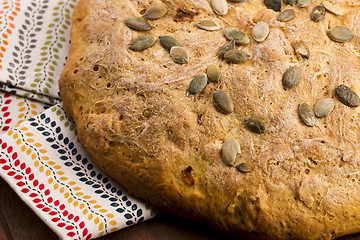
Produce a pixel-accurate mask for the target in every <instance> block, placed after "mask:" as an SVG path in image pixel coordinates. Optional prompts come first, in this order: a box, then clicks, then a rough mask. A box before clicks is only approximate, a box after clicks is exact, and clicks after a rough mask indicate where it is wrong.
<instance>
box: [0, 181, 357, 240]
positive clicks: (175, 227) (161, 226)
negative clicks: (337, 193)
mask: <svg viewBox="0 0 360 240" xmlns="http://www.w3.org/2000/svg"><path fill="white" fill-rule="evenodd" d="M0 196H1V197H0V240H28V239H29V240H52V239H55V240H56V239H59V238H58V237H57V236H56V234H55V233H54V232H52V230H51V229H50V228H49V227H48V226H47V225H46V224H45V223H44V222H43V221H42V220H41V219H40V218H39V217H38V216H37V215H35V213H34V212H33V211H32V210H31V209H30V208H29V207H28V206H27V205H26V204H25V203H24V202H23V201H22V200H21V199H20V198H19V197H18V196H17V195H16V193H15V192H14V191H13V190H12V189H11V188H10V186H9V185H8V184H7V183H6V182H5V181H4V180H2V179H1V178H0ZM118 239H119V240H120V239H121V240H163V239H164V240H216V239H226V240H234V239H233V238H230V237H227V236H224V235H222V234H221V233H219V232H216V231H215V230H213V229H211V228H209V227H207V226H205V225H203V224H200V223H197V222H193V221H190V220H187V219H184V218H179V217H177V216H172V215H169V214H162V215H159V216H157V217H155V218H154V219H151V220H148V221H145V222H143V223H140V224H137V225H135V226H132V227H129V228H125V229H122V230H120V231H117V232H114V233H111V234H109V235H106V236H104V237H101V238H99V240H118ZM338 240H360V235H354V236H348V237H345V238H341V239H338Z"/></svg>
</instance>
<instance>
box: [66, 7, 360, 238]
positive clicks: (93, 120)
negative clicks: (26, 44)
mask: <svg viewBox="0 0 360 240" xmlns="http://www.w3.org/2000/svg"><path fill="white" fill-rule="evenodd" d="M329 2H330V3H331V2H332V3H333V4H335V5H337V7H338V8H339V9H340V10H341V11H342V13H344V14H343V15H342V16H339V15H335V14H333V13H330V12H327V13H326V15H325V17H324V19H322V20H321V21H319V22H314V21H312V20H311V18H310V13H311V11H312V9H313V8H314V7H315V6H317V5H319V4H321V3H322V1H321V0H312V1H311V3H310V4H309V5H307V6H306V7H304V8H300V7H298V6H290V5H288V4H285V3H284V4H283V6H282V9H281V10H282V11H283V10H285V9H289V8H292V9H293V10H294V11H295V17H294V18H293V19H291V20H289V21H287V22H280V21H278V20H277V17H278V15H279V12H275V11H273V10H272V9H268V8H267V7H266V6H265V5H264V1H263V0H248V1H246V2H243V3H231V2H230V1H229V2H228V6H229V7H228V13H227V14H226V15H224V16H219V15H217V14H215V13H214V11H213V9H212V7H211V5H210V1H208V0H164V1H157V0H144V1H140V0H132V1H130V0H127V1H119V0H79V2H78V4H77V6H76V9H75V12H74V15H73V18H72V24H73V26H72V39H71V47H70V52H69V57H68V60H67V63H66V66H65V69H64V71H63V74H62V76H61V79H60V91H61V97H62V99H63V101H64V106H65V109H66V111H67V113H68V114H69V115H70V116H71V117H72V118H73V120H74V121H75V123H76V126H77V131H78V134H79V139H80V141H81V143H82V144H83V146H84V147H85V148H86V149H87V150H88V151H89V152H90V153H91V155H92V157H93V161H94V162H95V163H96V164H97V165H98V166H99V167H100V168H101V169H103V170H104V171H105V172H106V173H107V174H109V175H110V176H111V177H113V178H114V179H115V180H116V181H118V182H119V183H120V184H121V185H122V186H123V187H124V188H125V189H127V190H128V191H129V192H130V193H132V194H134V195H135V196H137V197H140V198H143V199H145V200H147V201H149V202H150V203H151V204H153V205H154V206H156V207H158V208H161V209H163V210H166V211H169V212H172V213H175V214H179V215H182V216H186V217H190V218H193V219H197V220H201V221H204V222H206V223H208V224H210V225H212V226H213V227H215V228H217V229H220V230H221V231H224V232H226V233H228V234H232V235H237V236H248V237H257V238H263V239H333V238H337V237H339V236H343V235H347V234H352V233H356V232H359V231H360V210H359V209H360V208H359V206H360V152H359V151H358V150H357V149H359V148H360V134H359V130H360V127H359V123H360V121H359V120H360V115H359V113H360V110H359V108H356V107H348V106H346V105H344V104H343V103H341V102H340V101H339V100H338V98H337V97H336V95H335V92H334V90H335V88H336V87H337V86H338V85H340V84H344V85H346V86H348V87H350V88H351V89H352V90H354V91H355V92H356V93H358V94H359V93H360V3H359V1H356V0H338V1H335V0H333V1H329ZM161 4H163V5H165V6H166V8H167V13H166V14H165V16H163V17H161V18H159V19H156V20H147V21H148V22H149V23H150V25H151V26H152V27H153V28H152V29H151V30H149V31H146V32H141V31H136V30H133V29H131V28H129V27H128V26H127V25H125V19H126V18H127V17H130V16H135V17H141V16H142V15H143V14H144V13H145V11H146V10H148V9H149V8H150V7H152V6H156V5H161ZM205 19H209V20H213V21H214V22H216V23H218V24H219V26H220V27H221V29H220V30H217V31H205V30H202V29H199V28H198V27H197V26H196V23H197V22H200V21H202V20H205ZM261 21H264V22H265V23H267V24H268V25H269V29H270V32H269V35H268V36H267V38H266V39H265V40H264V41H262V42H256V41H255V40H254V39H253V37H252V36H251V32H252V28H253V27H254V26H255V25H256V24H257V23H258V22H261ZM336 26H345V27H347V28H348V29H350V30H351V31H352V33H353V34H354V35H355V37H354V38H353V39H352V40H351V41H348V42H344V43H338V42H335V41H332V40H331V39H330V38H329V37H328V36H327V32H328V30H329V29H332V28H334V27H336ZM225 27H235V28H238V29H240V30H241V31H243V32H244V33H245V34H246V35H247V36H248V37H249V38H250V43H249V44H246V45H236V47H235V48H237V49H241V50H242V51H244V52H246V53H247V54H249V55H250V58H249V59H247V60H246V61H245V62H243V63H240V64H230V63H227V62H226V61H224V60H222V59H220V58H219V57H218V56H217V53H218V51H219V48H220V47H221V46H223V45H224V44H225V43H226V42H227V39H226V38H225V37H224V33H223V29H224V28H225ZM144 33H146V34H152V35H154V36H156V38H157V42H156V43H155V44H154V45H153V46H151V47H149V48H147V49H145V50H143V51H132V50H130V49H129V45H130V43H131V41H132V40H134V39H135V38H137V37H139V36H141V35H143V34H144ZM159 36H172V37H174V38H175V39H176V40H177V41H178V43H179V44H180V45H181V46H182V47H183V48H184V49H186V51H187V53H188V55H189V61H188V63H186V64H177V63H175V62H174V61H173V59H172V58H171V56H170V54H169V52H168V51H167V50H165V49H164V48H163V47H162V46H161V44H160V42H159V39H158V37H159ZM297 41H302V42H304V43H305V44H306V46H307V47H308V48H309V50H310V57H309V59H306V58H302V57H301V56H300V57H299V55H298V56H297V54H295V52H294V48H293V47H292V44H293V43H294V42H297ZM211 64H215V65H217V66H218V67H219V68H220V70H221V79H220V81H219V82H208V84H207V85H206V87H205V89H203V90H202V91H201V92H200V93H199V94H196V95H191V96H188V95H187V88H188V86H189V83H190V81H191V80H192V79H193V78H194V77H195V76H196V75H198V74H201V73H206V69H207V67H208V66H209V65H211ZM295 65H297V66H299V67H300V69H301V78H300V81H299V83H298V84H297V85H296V86H295V87H293V88H291V89H288V90H284V87H283V83H282V77H283V74H284V73H285V72H286V70H287V69H289V68H290V67H293V66H295ZM215 89H218V90H219V89H221V90H223V91H225V92H226V93H228V94H229V95H230V97H231V99H232V101H233V104H234V110H233V112H232V113H230V114H224V113H222V112H220V111H219V110H218V109H217V108H216V107H215V106H214V102H213V96H212V95H213V92H214V91H215ZM324 98H333V99H334V100H335V107H334V110H333V111H332V112H331V113H330V114H329V115H327V116H326V117H324V118H316V122H315V125H314V127H309V126H307V125H305V124H304V123H303V122H302V120H301V118H300V117H299V113H298V106H299V104H301V103H302V102H306V103H308V104H309V105H310V106H311V107H314V105H315V104H316V103H317V102H318V101H319V100H321V99H324ZM252 116H254V117H259V118H261V119H262V120H263V121H264V123H265V124H266V130H265V132H264V133H255V132H252V131H250V130H249V128H247V127H246V124H245V122H244V120H245V119H248V118H249V117H252ZM231 137H233V138H235V139H236V140H237V141H238V143H239V145H240V147H241V153H240V154H238V156H237V158H236V165H239V164H243V165H242V166H241V167H242V169H244V168H243V167H244V166H246V167H247V168H246V169H245V170H246V171H243V172H242V171H239V170H238V169H237V168H236V167H234V166H229V165H226V164H225V163H224V162H223V161H222V154H221V150H222V146H223V144H224V142H225V140H227V139H229V138H231ZM248 166H251V167H250V168H248ZM247 234H248V235H247Z"/></svg>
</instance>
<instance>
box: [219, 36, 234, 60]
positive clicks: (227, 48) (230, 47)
mask: <svg viewBox="0 0 360 240" xmlns="http://www.w3.org/2000/svg"><path fill="white" fill-rule="evenodd" d="M234 48H235V41H234V40H231V41H230V42H227V43H225V44H224V45H223V46H222V47H221V48H220V49H219V52H218V56H219V57H220V58H221V59H223V58H224V55H225V53H226V52H228V51H230V50H233V49H234Z"/></svg>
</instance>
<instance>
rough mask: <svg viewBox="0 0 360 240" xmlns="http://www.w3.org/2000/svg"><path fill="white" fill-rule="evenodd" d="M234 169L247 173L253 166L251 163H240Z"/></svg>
mask: <svg viewBox="0 0 360 240" xmlns="http://www.w3.org/2000/svg"><path fill="white" fill-rule="evenodd" d="M236 169H237V170H239V171H240V172H242V173H249V172H251V171H253V170H254V164H252V163H240V164H239V165H237V166H236Z"/></svg>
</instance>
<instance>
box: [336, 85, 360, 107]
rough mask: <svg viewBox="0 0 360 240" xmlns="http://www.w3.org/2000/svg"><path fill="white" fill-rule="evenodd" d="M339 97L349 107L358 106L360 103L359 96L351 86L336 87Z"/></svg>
mask: <svg viewBox="0 0 360 240" xmlns="http://www.w3.org/2000/svg"><path fill="white" fill-rule="evenodd" d="M335 94H336V96H337V97H338V99H339V100H340V101H341V102H342V103H343V104H345V105H346V106H349V107H357V106H359V104H360V99H359V96H358V95H357V94H356V92H354V91H353V90H352V89H351V88H349V87H348V86H345V85H339V86H338V87H337V88H336V89H335Z"/></svg>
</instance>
